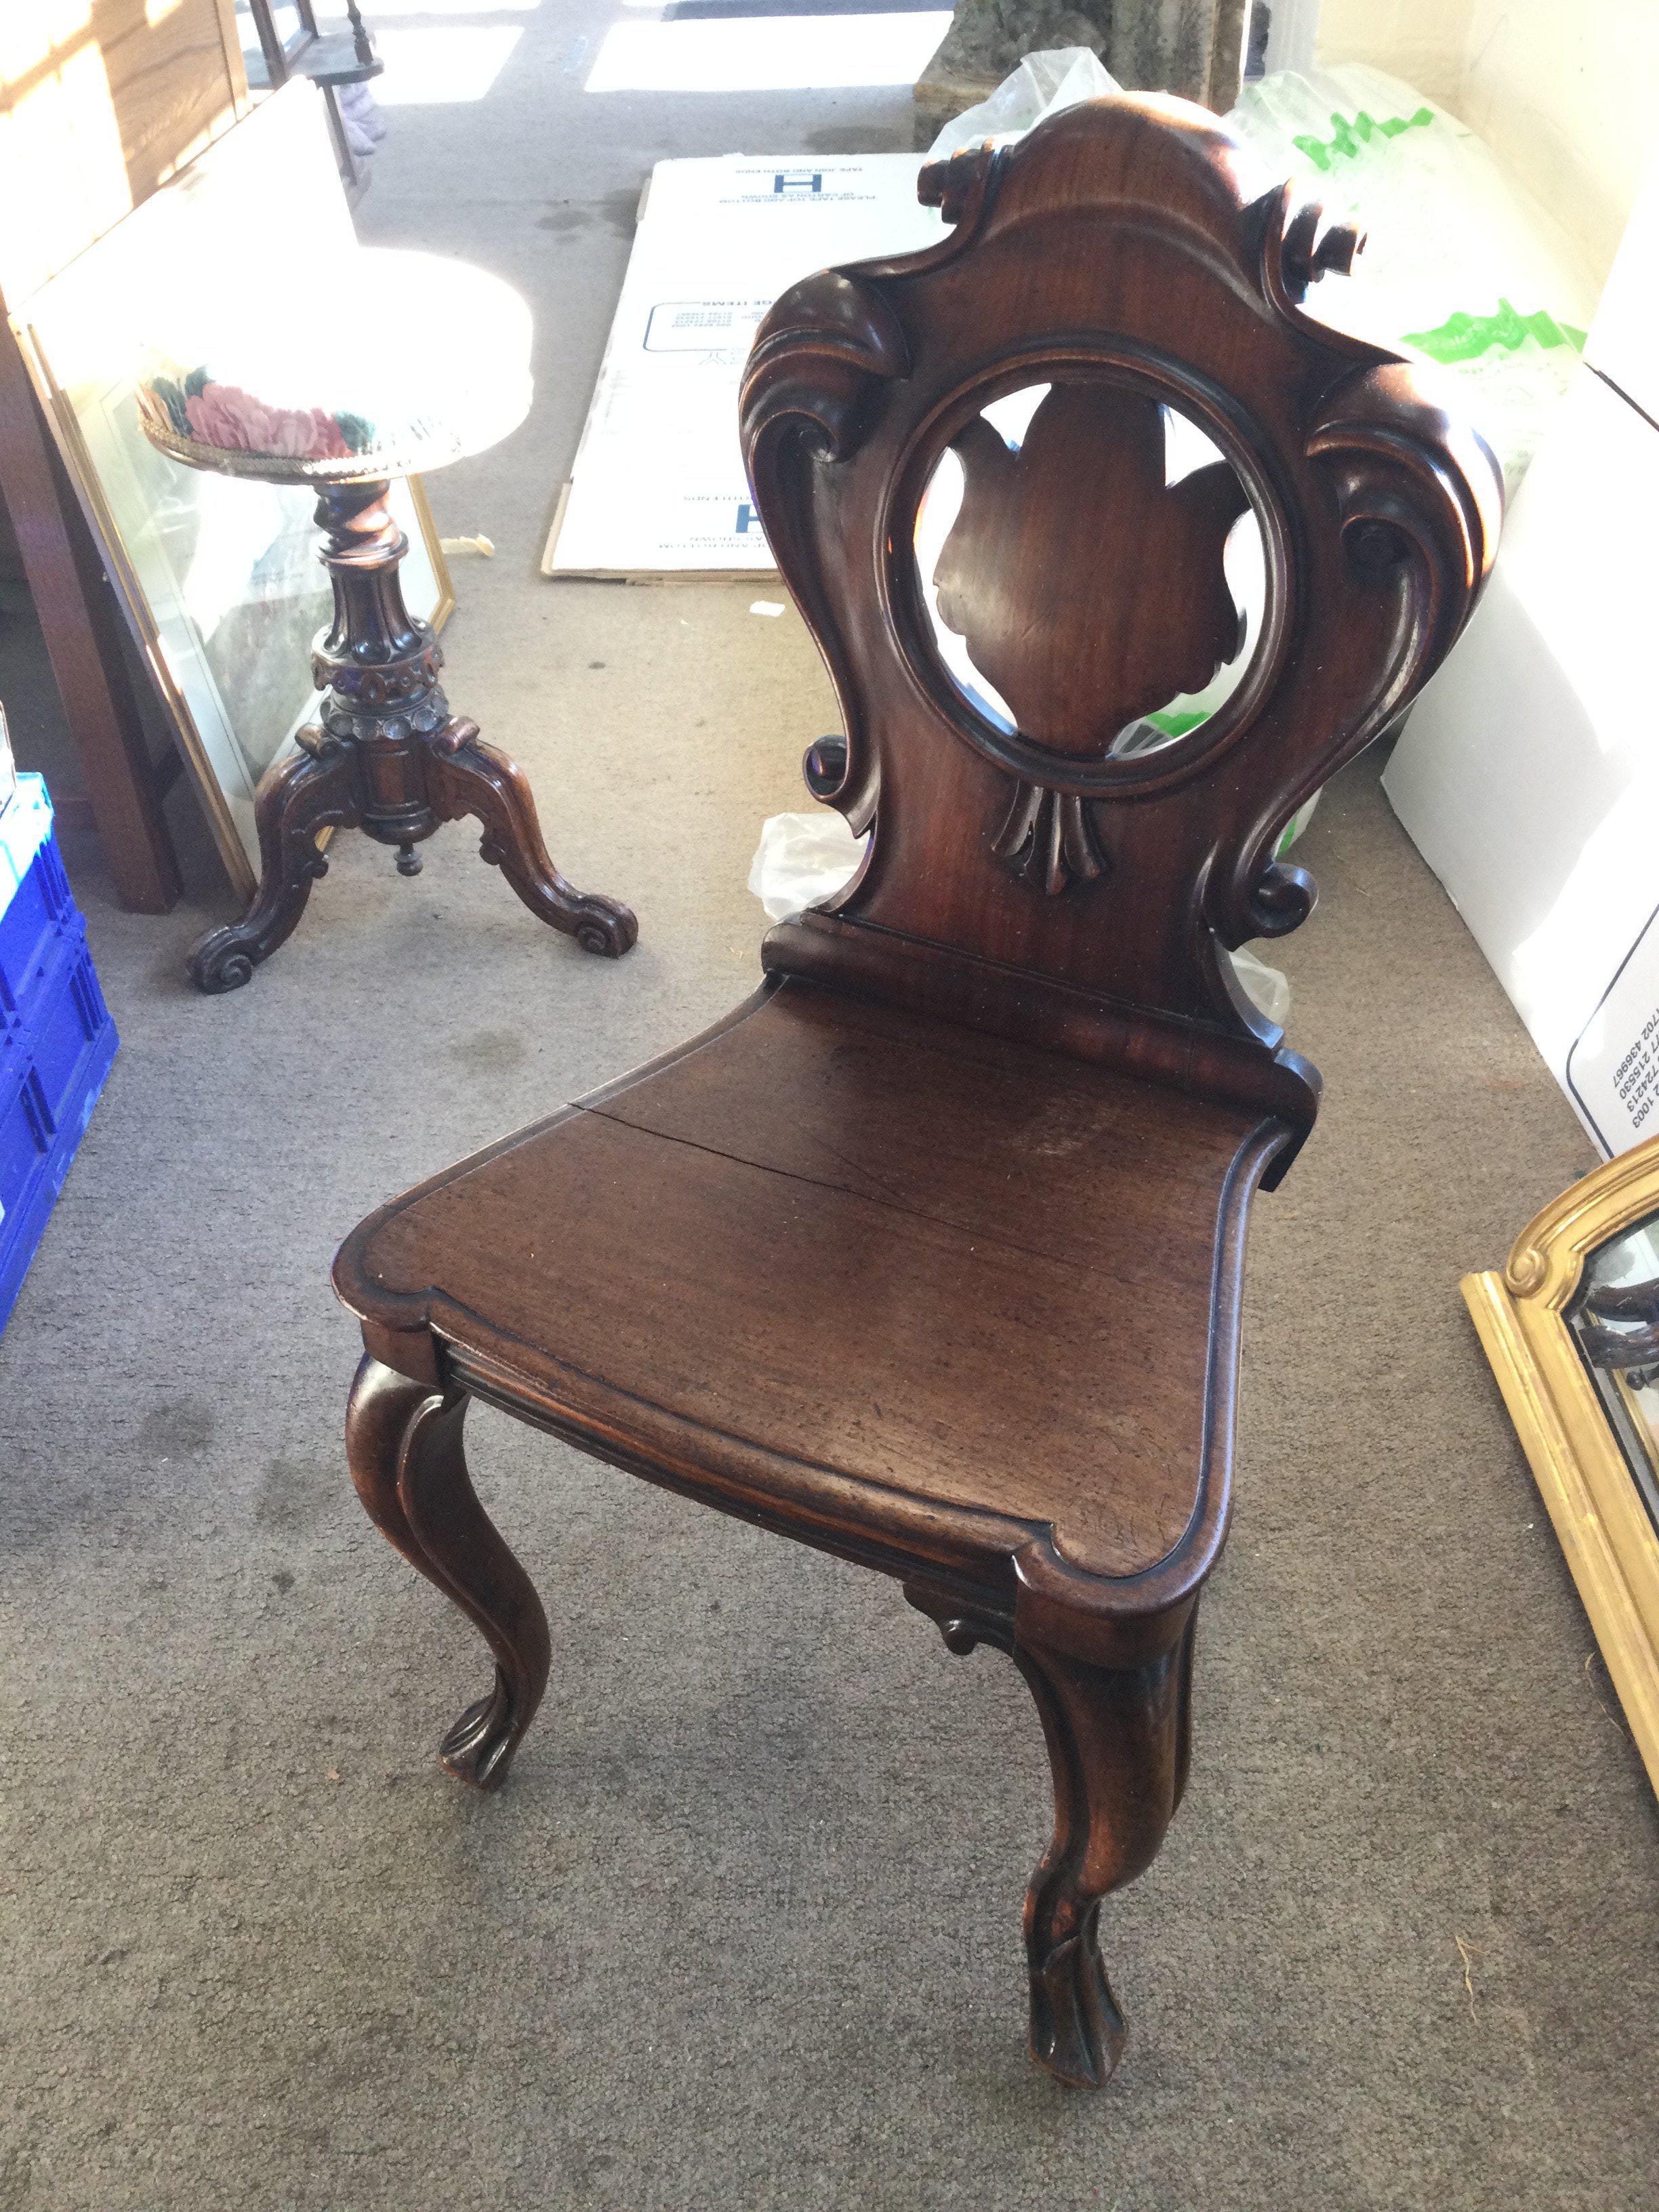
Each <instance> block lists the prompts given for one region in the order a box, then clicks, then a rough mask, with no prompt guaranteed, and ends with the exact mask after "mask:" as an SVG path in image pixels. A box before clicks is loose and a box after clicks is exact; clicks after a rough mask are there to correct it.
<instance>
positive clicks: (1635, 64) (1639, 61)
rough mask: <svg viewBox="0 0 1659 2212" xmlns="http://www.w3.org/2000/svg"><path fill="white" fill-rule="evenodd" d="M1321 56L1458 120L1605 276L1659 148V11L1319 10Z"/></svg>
mask: <svg viewBox="0 0 1659 2212" xmlns="http://www.w3.org/2000/svg"><path fill="white" fill-rule="evenodd" d="M1317 54H1318V58H1319V60H1320V61H1321V62H1322V63H1331V62H1342V61H1363V62H1370V63H1371V64H1374V65H1375V66H1376V68H1378V69H1385V70H1390V71H1391V72H1392V73H1393V74H1394V75H1395V76H1401V77H1404V78H1406V79H1407V82H1410V83H1412V84H1414V85H1415V86H1417V88H1419V91H1422V92H1425V93H1426V94H1428V95H1429V97H1430V98H1431V100H1438V101H1439V102H1440V103H1441V104H1442V106H1445V107H1449V109H1450V110H1451V111H1452V112H1453V113H1454V114H1455V115H1460V116H1462V118H1463V120H1464V121H1465V122H1466V123H1468V125H1470V126H1471V127H1472V128H1473V129H1474V130H1475V131H1479V132H1480V136H1481V137H1483V138H1484V139H1485V140H1486V143H1488V145H1490V146H1491V147H1492V149H1493V151H1494V152H1495V153H1496V154H1497V155H1498V158H1499V160H1500V161H1503V163H1504V166H1505V167H1507V168H1508V169H1510V171H1511V173H1513V174H1514V175H1516V177H1517V178H1518V179H1520V180H1521V181H1522V183H1524V184H1525V185H1527V186H1528V189H1529V190H1530V191H1532V192H1534V194H1535V195H1536V197H1538V198H1539V199H1541V200H1542V201H1543V202H1544V204H1546V206H1547V207H1548V208H1550V209H1551V210H1552V211H1553V213H1554V214H1555V216H1557V218H1558V219H1559V222H1561V223H1562V225H1563V226H1564V228H1565V229H1566V230H1567V232H1568V233H1569V234H1570V235H1571V238H1572V240H1573V241H1574V242H1575V244H1576V245H1577V246H1578V247H1579V248H1580V250H1581V251H1582V252H1583V255H1584V257H1585V258H1586V260H1587V261H1588V263H1589V266H1590V269H1591V270H1592V272H1593V273H1594V275H1595V276H1596V278H1597V279H1598V280H1599V279H1601V278H1602V277H1605V276H1606V275H1607V269H1608V267H1609V265H1610V264H1611V263H1612V260H1613V252H1614V251H1615V249H1616V248H1617V246H1618V244H1619V239H1620V233H1621V232H1622V231H1623V228H1624V226H1625V222H1626V218H1627V217H1628V216H1629V214H1630V211H1631V208H1632V205H1633V204H1634V202H1635V198H1636V194H1637V191H1638V186H1639V185H1640V183H1641V180H1642V176H1643V173H1644V170H1645V168H1646V167H1647V163H1648V161H1649V158H1650V155H1651V154H1652V153H1653V152H1654V150H1655V148H1656V144H1659V138H1656V124H1659V0H1323V5H1322V8H1321V9H1320V15H1319V30H1318V38H1317Z"/></svg>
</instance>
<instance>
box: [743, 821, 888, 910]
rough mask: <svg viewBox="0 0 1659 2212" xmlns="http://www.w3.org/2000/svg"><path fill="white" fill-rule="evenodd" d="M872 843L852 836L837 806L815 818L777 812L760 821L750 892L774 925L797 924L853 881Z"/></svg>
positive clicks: (750, 870)
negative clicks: (809, 910) (796, 920)
mask: <svg viewBox="0 0 1659 2212" xmlns="http://www.w3.org/2000/svg"><path fill="white" fill-rule="evenodd" d="M866 842H868V841H867V840H866V839H865V838H863V837H855V836H854V835H853V833H852V831H851V830H850V829H848V826H847V822H846V817H844V816H843V815H840V814H837V813H836V810H835V808H834V807H833V806H820V807H819V808H818V809H817V811H816V813H812V814H774V815H773V816H771V817H770V818H769V820H767V821H765V822H763V823H761V834H760V843H759V844H758V845H757V847H756V848H755V857H754V859H753V860H752V861H751V862H750V867H749V888H750V890H751V891H753V893H754V894H755V896H756V897H757V899H758V900H759V901H760V902H761V904H762V905H763V907H764V908H766V915H767V919H768V921H793V918H794V916H795V915H798V914H804V913H805V910H806V908H808V907H809V906H820V905H822V904H823V901H824V900H825V899H827V898H833V897H834V896H835V894H836V892H837V891H838V890H840V889H841V887H842V884H844V883H847V882H849V881H850V880H851V878H852V875H853V872H854V869H855V868H856V867H857V866H858V864H859V862H860V860H862V859H863V857H864V848H865V845H866Z"/></svg>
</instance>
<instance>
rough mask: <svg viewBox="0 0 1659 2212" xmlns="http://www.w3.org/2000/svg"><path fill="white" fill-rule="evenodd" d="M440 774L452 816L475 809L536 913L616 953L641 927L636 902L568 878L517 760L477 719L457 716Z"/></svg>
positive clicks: (589, 945)
mask: <svg viewBox="0 0 1659 2212" xmlns="http://www.w3.org/2000/svg"><path fill="white" fill-rule="evenodd" d="M432 782H433V786H434V789H435V800H436V804H437V806H438V809H439V811H441V813H442V814H443V815H444V817H446V818H447V819H448V820H451V821H453V820H454V819H456V818H457V817H459V816H460V815H463V814H471V815H475V816H476V817H477V819H478V821H479V822H480V823H481V824H482V825H483V838H482V839H481V841H480V842H479V846H478V850H479V852H480V854H482V855H483V858H484V859H485V860H488V861H489V862H490V863H491V864H492V865H493V866H496V867H498V868H500V870H501V873H502V874H503V875H504V876H505V877H506V878H507V881H508V883H510V884H512V886H513V890H515V891H516V892H517V893H518V895H519V896H520V898H521V899H522V900H523V901H524V902H525V904H526V906H527V907H528V908H530V911H531V912H532V914H533V915H538V917H539V918H540V919H541V920H542V921H545V922H548V923H550V925H551V926H552V927H553V928H555V929H558V930H562V931H563V932H564V933H565V935H566V936H567V937H574V939H575V940H576V942H577V944H578V945H580V946H581V948H582V950H583V951H585V952H598V953H601V954H603V955H604V956H605V958H607V959H611V960H615V959H617V958H619V957H621V955H622V954H623V953H624V952H626V951H628V949H629V945H632V944H633V943H634V941H635V939H636V938H637V937H638V935H639V933H640V926H639V923H638V922H637V921H635V918H634V915H633V912H632V910H631V908H628V907H625V906H623V904H622V902H620V900H617V899H611V898H604V897H602V896H600V895H599V893H598V892H596V891H579V890H576V889H575V887H574V884H568V883H567V882H566V881H565V879H564V878H563V877H562V875H561V874H560V873H559V872H558V870H557V869H556V867H555V866H554V865H553V862H552V860H550V858H549V855H548V850H547V848H546V846H545V845H544V843H543V842H542V833H541V829H540V826H539V824H538V822H537V819H536V801H535V799H534V797H533V796H532V793H531V789H530V785H529V781H528V780H527V779H526V775H525V773H524V771H523V769H520V766H519V765H518V763H517V762H516V761H513V760H509V759H508V757H507V755H506V754H505V753H501V752H497V751H496V750H495V747H494V746H493V745H487V744H484V743H483V740H482V739H481V738H479V736H478V732H477V725H476V724H474V723H471V722H468V721H465V720H457V721H454V722H452V723H451V724H450V726H449V728H448V729H447V731H446V732H444V733H443V734H442V736H441V737H440V738H437V739H435V741H434V744H433V748H432Z"/></svg>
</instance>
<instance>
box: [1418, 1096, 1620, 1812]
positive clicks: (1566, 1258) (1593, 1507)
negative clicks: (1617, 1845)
mask: <svg viewBox="0 0 1659 2212" xmlns="http://www.w3.org/2000/svg"><path fill="white" fill-rule="evenodd" d="M1462 1291H1463V1297H1464V1299H1465V1301H1466V1302H1467V1304H1468V1309H1469V1312H1470V1314H1471V1315H1472V1316H1474V1325H1475V1328H1476V1329H1477V1330H1478V1331H1479V1333H1480V1341H1481V1344H1482V1345H1483V1346H1484V1347H1485V1350H1486V1357H1487V1358H1488V1359H1489V1360H1490V1361H1491V1362H1492V1371H1493V1373H1494V1374H1495V1375H1496V1376H1497V1377H1498V1388H1499V1389H1501V1390H1502V1392H1503V1394H1504V1403H1505V1404H1506V1405H1507V1406H1508V1407H1509V1411H1510V1419H1512V1420H1513V1421H1514V1423H1515V1426H1516V1432H1517V1433H1518V1435H1519V1437H1520V1438H1521V1443H1522V1447H1523V1449H1525V1451H1526V1455H1527V1458H1528V1461H1529V1462H1530V1463H1531V1467H1532V1471H1533V1475H1534V1480H1536V1482H1537V1484H1538V1488H1539V1491H1540V1492H1541V1495H1542V1497H1543V1500H1544V1504H1545V1505H1546V1506H1547V1508H1548V1510H1549V1516H1550V1519H1551V1521H1552V1522H1553V1523H1554V1526H1555V1533H1556V1534H1557V1536H1558V1537H1559V1540H1560V1543H1561V1548H1562V1550H1563V1551H1564V1552H1565V1554H1566V1559H1567V1565H1569V1567H1570V1568H1571V1571H1572V1577H1573V1580H1574V1581H1575V1582H1576V1583H1577V1585H1578V1594H1579V1595H1580V1597H1581V1598H1582V1599H1583V1602H1584V1610H1585V1611H1586V1613H1589V1618H1590V1626H1592V1627H1593V1628H1594V1629H1595V1636H1596V1640H1597V1642H1598V1643H1599V1644H1600V1645H1601V1656H1602V1657H1603V1658H1604V1659H1605V1660H1606V1662H1607V1673H1608V1674H1609V1675H1610V1676H1611V1677H1612V1679H1613V1686H1614V1688H1615V1689H1616V1690H1617V1691H1618V1692H1619V1698H1620V1703H1621V1704H1622V1705H1623V1706H1624V1709H1625V1715H1626V1719H1627V1720H1628V1721H1629V1723H1630V1728H1631V1733H1632V1735H1633V1736H1634V1737H1635V1739H1636V1744H1637V1747H1638V1750H1639V1751H1640V1752H1641V1754H1642V1757H1643V1759H1644V1762H1645V1764H1646V1766H1647V1770H1648V1775H1649V1778H1650V1780H1651V1781H1652V1783H1653V1784H1654V1787H1655V1788H1656V1790H1659V1137H1655V1138H1651V1139H1650V1140H1649V1141H1648V1142H1647V1143H1646V1144H1644V1145H1638V1146H1637V1147H1636V1149H1635V1150H1634V1151H1633V1152H1624V1153H1621V1154H1620V1157H1619V1158H1617V1159H1614V1160H1610V1161H1608V1163H1607V1165H1606V1166H1605V1167H1601V1168H1597V1169H1595V1170H1594V1171H1593V1172H1592V1173H1591V1174H1589V1175H1587V1176H1585V1177H1584V1178H1583V1181H1582V1182H1577V1183H1575V1184H1574V1185H1573V1186H1572V1188H1571V1190H1568V1191H1565V1192H1563V1194H1562V1195H1561V1196H1560V1197H1559V1198H1558V1199H1554V1200H1552V1201H1551V1203H1550V1204H1549V1205H1548V1206H1546V1207H1545V1208H1544V1210H1543V1212H1541V1213H1540V1214H1539V1215H1538V1216H1537V1218H1536V1219H1535V1220H1533V1221H1531V1222H1529V1223H1528V1225H1527V1226H1526V1228H1525V1229H1523V1230H1522V1232H1521V1235H1520V1236H1519V1237H1517V1238H1516V1243H1515V1248H1514V1249H1513V1250H1512V1251H1511V1252H1510V1256H1509V1260H1508V1261H1507V1263H1506V1265H1505V1266H1504V1269H1503V1271H1502V1273H1498V1272H1497V1271H1496V1270H1488V1271H1487V1272H1486V1273H1481V1274H1475V1275H1466V1276H1465V1277H1464V1279H1463V1283H1462Z"/></svg>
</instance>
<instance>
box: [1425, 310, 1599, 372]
mask: <svg viewBox="0 0 1659 2212" xmlns="http://www.w3.org/2000/svg"><path fill="white" fill-rule="evenodd" d="M1584 336H1585V334H1584V332H1583V331H1577V330H1575V329H1574V328H1573V326H1572V325H1571V323H1558V322H1557V321H1556V319H1555V318H1554V316H1553V315H1550V314H1547V313H1545V311H1544V310H1543V308H1542V307H1541V308H1540V309H1539V310H1538V312H1537V313H1536V314H1534V315H1521V314H1517V313H1516V311H1515V309H1514V307H1512V306H1511V305H1510V302H1509V301H1507V300H1500V301H1498V313H1496V314H1495V315H1465V314H1462V313H1459V314H1455V315H1448V316H1447V318H1446V319H1445V321H1444V322H1443V323H1441V324H1438V325H1437V326H1436V327H1435V328H1434V329H1433V330H1431V331H1406V332H1405V333H1404V337H1405V342H1406V343H1407V345H1413V346H1415V347H1416V348H1417V349H1418V350H1419V353H1425V354H1427V355H1428V356H1429V358H1430V360H1431V361H1438V362H1446V363H1448V364H1455V363H1456V362H1460V361H1477V360H1479V358H1480V356H1481V355H1482V354H1483V353H1490V352H1491V351H1492V348H1493V347H1494V346H1503V347H1504V348H1505V349H1506V350H1507V351H1509V352H1510V353H1513V352H1515V350H1516V348H1517V347H1518V346H1522V345H1524V344H1525V343H1526V342H1527V340H1528V338H1536V339H1537V341H1538V343H1539V344H1540V345H1541V346H1564V345H1570V346H1571V347H1572V349H1573V350H1574V351H1575V352H1576V353H1583V350H1584Z"/></svg>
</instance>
